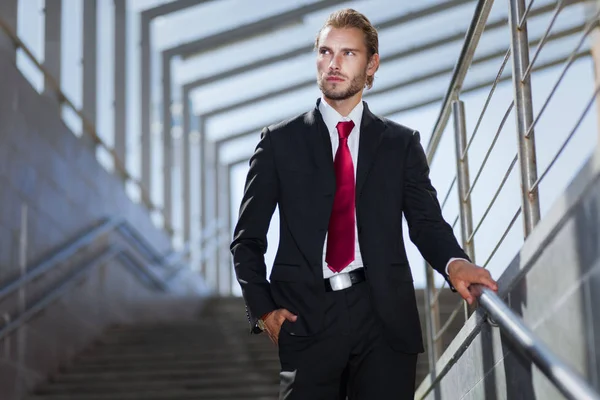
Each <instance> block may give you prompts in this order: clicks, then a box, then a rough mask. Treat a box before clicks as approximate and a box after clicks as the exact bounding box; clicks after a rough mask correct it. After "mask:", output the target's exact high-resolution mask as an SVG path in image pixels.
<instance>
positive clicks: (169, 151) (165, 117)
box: [162, 57, 173, 225]
mask: <svg viewBox="0 0 600 400" xmlns="http://www.w3.org/2000/svg"><path fill="white" fill-rule="evenodd" d="M162 61H163V63H162V145H163V148H162V150H163V171H162V172H163V177H162V178H163V217H164V219H165V223H166V224H167V225H170V224H171V221H172V220H173V218H172V215H173V182H172V181H173V179H172V178H173V176H172V174H173V138H172V135H171V129H172V127H173V123H172V118H171V105H172V101H171V79H170V77H171V60H170V59H166V58H164V57H163V59H162Z"/></svg>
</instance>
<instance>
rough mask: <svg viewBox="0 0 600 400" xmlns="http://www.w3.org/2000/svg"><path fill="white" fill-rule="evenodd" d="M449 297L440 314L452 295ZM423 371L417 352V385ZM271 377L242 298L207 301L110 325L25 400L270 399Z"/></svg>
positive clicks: (270, 361)
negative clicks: (164, 316) (174, 313)
mask: <svg viewBox="0 0 600 400" xmlns="http://www.w3.org/2000/svg"><path fill="white" fill-rule="evenodd" d="M422 296H423V294H422V291H418V292H417V299H418V300H419V301H421V300H422ZM444 298H446V296H444ZM450 300H451V302H450V301H446V303H451V304H449V305H448V307H446V306H443V307H442V309H443V310H444V311H446V314H448V313H449V311H448V310H450V311H451V308H452V306H453V305H454V304H456V301H457V300H458V297H457V296H456V295H452V294H451V295H450ZM420 304H422V301H421V303H420ZM420 311H421V310H420ZM444 320H445V317H444V316H442V321H444ZM459 322H460V321H459ZM459 325H460V324H459ZM454 332H456V330H454ZM427 371H428V365H427V355H426V354H423V355H421V356H420V357H419V365H418V378H417V384H418V383H419V382H420V381H421V380H422V378H423V376H424V374H426V373H427ZM278 379H279V360H278V354H277V349H276V347H275V346H274V345H273V344H272V343H271V342H270V341H269V340H268V338H267V337H266V336H264V335H249V334H248V325H247V322H246V319H245V311H244V306H243V302H242V300H241V299H239V298H228V299H213V300H211V301H210V302H209V303H208V304H207V305H206V307H205V308H204V312H203V314H202V315H201V316H200V318H199V320H198V322H194V323H180V324H169V325H154V326H134V327H114V328H112V329H110V330H109V331H107V332H106V333H105V335H104V336H103V337H102V338H101V339H99V340H98V341H97V342H95V343H94V344H93V345H91V346H90V348H89V349H88V350H86V351H84V352H83V353H82V354H80V355H79V356H78V357H76V358H75V359H74V360H73V362H72V363H71V364H70V365H69V366H66V367H64V368H63V369H61V370H60V371H59V372H58V373H57V374H56V375H54V376H53V377H52V378H51V379H50V380H49V381H48V382H47V383H45V384H43V385H41V386H39V387H38V388H37V389H36V390H35V392H34V393H33V394H31V395H29V397H27V398H26V399H27V400H75V399H76V400H109V399H110V400H184V399H215V400H218V399H221V400H225V399H227V400H234V399H253V400H262V399H264V400H267V399H269V400H272V399H277V395H278V386H279V381H278Z"/></svg>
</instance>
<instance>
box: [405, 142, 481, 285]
mask: <svg viewBox="0 0 600 400" xmlns="http://www.w3.org/2000/svg"><path fill="white" fill-rule="evenodd" d="M405 174H406V175H405V187H404V204H403V211H404V215H405V217H406V220H407V222H408V228H409V235H410V239H411V241H412V242H413V243H414V244H415V245H416V246H417V248H418V249H419V251H420V253H421V255H422V256H423V258H425V260H427V262H428V263H429V264H430V265H431V266H432V267H433V268H434V269H435V270H436V271H438V272H439V273H440V274H442V276H443V277H444V279H446V281H447V282H448V284H449V285H450V288H451V289H452V290H454V287H453V286H452V284H451V282H450V280H449V279H448V274H447V273H446V264H447V263H448V261H449V260H450V259H451V258H464V259H466V260H469V257H468V256H467V255H466V254H465V252H464V251H463V249H462V248H461V247H460V245H459V244H458V242H457V240H456V237H455V236H454V232H453V230H452V227H451V226H450V225H449V224H448V223H447V222H446V221H445V220H444V217H443V216H442V210H441V207H440V204H439V202H438V199H437V193H436V191H435V189H434V187H433V186H432V184H431V180H430V179H429V166H428V164H427V157H426V156H425V151H424V150H423V147H422V146H421V143H420V135H419V133H418V132H414V134H413V135H412V137H411V138H410V144H409V146H408V151H407V156H406V172H405Z"/></svg>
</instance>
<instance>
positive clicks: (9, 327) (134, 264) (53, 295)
mask: <svg viewBox="0 0 600 400" xmlns="http://www.w3.org/2000/svg"><path fill="white" fill-rule="evenodd" d="M113 259H117V260H119V261H120V262H121V264H123V265H124V266H126V267H129V268H131V269H134V271H135V272H136V274H134V275H136V277H137V278H138V279H139V281H140V282H142V283H143V284H146V286H148V287H150V288H151V289H155V290H160V291H166V290H167V289H168V280H167V279H164V278H160V277H158V276H156V275H155V274H153V273H152V272H151V270H150V269H149V268H148V267H146V266H144V264H143V263H140V262H139V261H138V260H137V259H136V257H134V256H132V255H130V254H128V251H127V250H126V249H125V248H123V247H121V246H117V245H111V246H108V248H105V249H104V250H102V251H100V252H98V253H96V254H94V255H93V256H92V257H91V258H90V259H88V260H87V262H85V263H84V264H83V266H82V267H80V268H78V269H76V270H75V271H74V272H73V271H72V272H71V273H69V275H68V276H67V277H66V278H65V279H63V280H62V281H61V282H60V283H59V284H58V285H55V286H54V287H53V288H52V289H51V290H50V291H49V293H47V294H46V295H45V296H43V297H42V298H41V299H39V300H37V301H36V302H35V303H33V304H30V305H29V306H28V307H27V309H26V310H23V311H22V312H21V314H20V315H18V316H16V318H10V317H9V318H8V319H7V323H6V325H4V326H2V327H1V328H0V340H2V339H4V338H5V337H7V336H8V335H10V334H11V333H13V332H15V331H17V330H19V329H20V328H21V327H22V326H23V325H24V324H25V323H27V322H28V321H29V320H30V319H32V318H33V317H35V316H36V315H37V314H39V313H40V312H42V311H44V310H45V309H46V308H47V307H48V306H50V305H51V304H52V303H54V302H55V301H56V300H58V299H59V298H60V297H61V296H63V295H64V294H65V293H66V292H67V291H68V290H69V289H70V288H71V286H73V285H75V284H77V283H78V282H79V281H80V279H81V278H82V277H84V276H85V275H86V274H87V273H89V272H90V271H92V270H93V269H94V268H96V267H98V266H100V265H102V264H105V263H107V262H109V261H111V260H113ZM140 274H141V275H140ZM170 278H171V277H170Z"/></svg>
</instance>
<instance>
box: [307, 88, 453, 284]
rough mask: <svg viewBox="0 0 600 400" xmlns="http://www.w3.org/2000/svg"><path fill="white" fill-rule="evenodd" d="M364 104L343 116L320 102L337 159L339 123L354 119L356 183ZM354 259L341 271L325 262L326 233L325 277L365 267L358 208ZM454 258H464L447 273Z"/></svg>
mask: <svg viewBox="0 0 600 400" xmlns="http://www.w3.org/2000/svg"><path fill="white" fill-rule="evenodd" d="M363 109H364V105H363V102H362V99H361V101H360V102H359V103H358V104H357V105H356V107H354V109H353V110H352V111H350V114H348V116H347V117H343V116H342V115H341V114H340V113H338V112H337V111H336V110H335V109H334V108H333V107H331V106H330V105H329V104H328V103H327V102H326V101H325V99H324V98H323V97H321V102H320V103H319V111H320V113H321V116H322V117H323V121H324V122H325V126H327V130H328V131H329V138H330V139H331V150H332V154H333V157H334V159H335V153H336V152H337V149H338V147H339V144H340V139H339V135H338V131H337V128H336V126H337V124H338V122H340V121H350V120H351V121H353V122H354V128H352V132H350V136H349V137H348V147H349V148H350V155H351V157H352V164H353V166H354V182H355V184H356V167H357V165H358V144H359V141H360V124H361V122H362V115H363ZM354 240H355V244H354V261H352V262H351V263H350V265H348V266H347V267H346V268H344V269H343V270H342V271H341V272H333V271H332V270H330V269H329V267H328V266H327V262H325V256H326V253H327V235H325V245H324V247H323V278H325V279H327V278H331V277H332V276H334V275H336V274H338V273H346V272H349V271H352V270H354V269H357V268H362V267H363V260H362V255H361V254H360V246H359V244H358V226H357V222H356V210H355V218H354ZM454 260H462V258H451V259H450V260H448V263H447V264H446V273H448V266H449V265H450V263H451V262H452V261H454Z"/></svg>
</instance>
